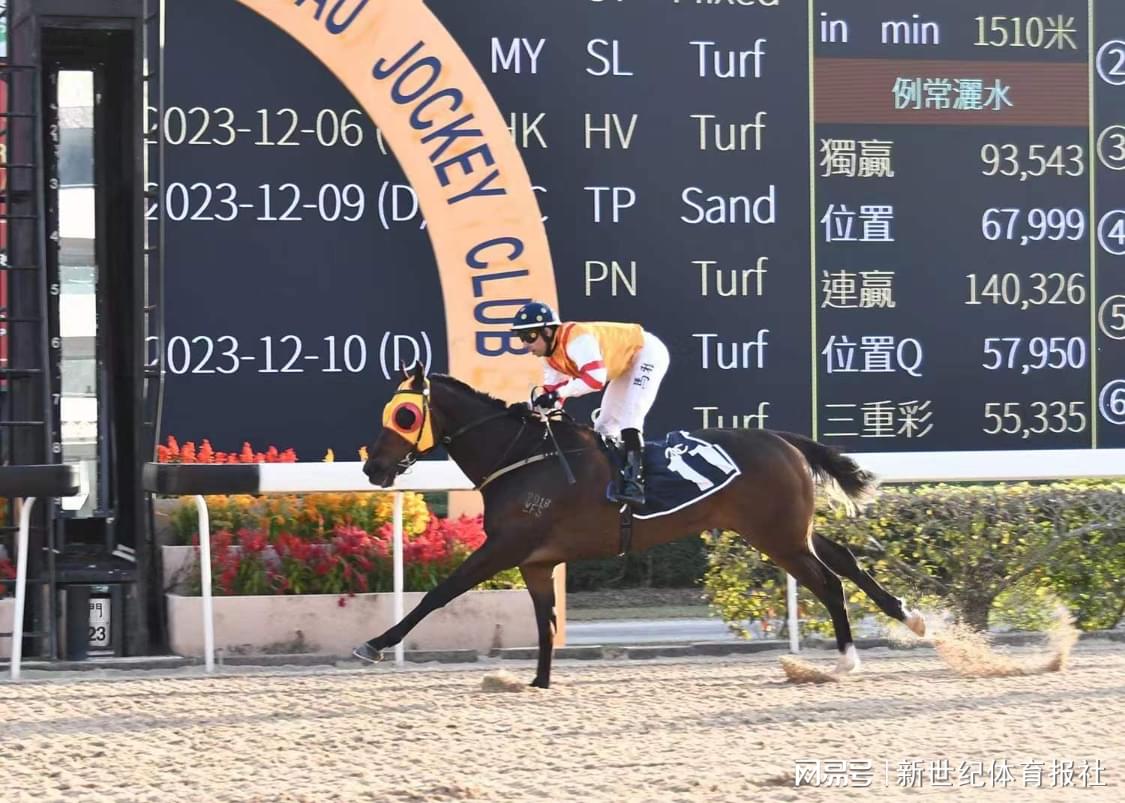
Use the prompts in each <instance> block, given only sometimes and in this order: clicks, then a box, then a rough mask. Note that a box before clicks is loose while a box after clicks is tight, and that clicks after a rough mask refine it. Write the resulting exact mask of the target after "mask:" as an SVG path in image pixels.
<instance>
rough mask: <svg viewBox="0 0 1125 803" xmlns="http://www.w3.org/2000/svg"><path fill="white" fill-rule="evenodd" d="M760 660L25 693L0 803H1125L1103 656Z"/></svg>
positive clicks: (168, 678) (1124, 752) (1123, 721)
mask: <svg viewBox="0 0 1125 803" xmlns="http://www.w3.org/2000/svg"><path fill="white" fill-rule="evenodd" d="M1043 652H1044V650H1043V649H1042V648H1039V649H1034V648H1028V649H1019V650H1011V651H1010V652H1009V655H1011V656H1012V657H1013V659H1014V660H1022V659H1025V658H1026V659H1027V660H1032V659H1034V658H1035V656H1038V655H1041V654H1043ZM779 657H780V656H779V654H778V653H761V654H757V655H752V656H744V657H727V658H692V659H665V660H651V661H642V660H632V661H628V660H618V661H557V662H556V665H555V671H554V676H553V678H552V680H553V685H552V688H550V689H549V690H541V689H531V688H522V686H523V684H526V683H527V682H528V681H530V680H531V678H532V676H533V674H534V667H533V665H532V664H531V663H530V662H524V661H519V662H516V661H503V662H499V661H490V662H481V663H479V664H472V665H459V666H439V665H436V664H429V665H422V666H418V665H407V667H405V668H403V669H396V668H395V667H394V666H393V664H383V665H379V666H377V667H374V668H369V669H358V668H357V669H352V668H340V669H333V668H328V667H321V668H307V669H292V670H284V671H279V670H276V669H274V670H248V669H241V670H234V669H230V668H228V669H225V670H223V672H222V674H220V675H219V676H215V677H204V676H202V675H201V673H200V671H199V670H198V669H192V670H190V671H188V670H183V671H180V672H177V673H163V674H159V675H157V674H154V673H143V672H130V673H122V674H121V675H120V676H117V675H114V676H113V678H112V679H109V678H107V677H96V678H91V677H89V676H83V677H77V676H67V677H66V678H65V679H59V678H58V676H57V675H53V674H50V673H33V676H32V677H31V678H29V680H27V681H24V682H21V683H19V684H10V683H0V799H3V800H4V801H9V802H11V803H15V802H16V801H21V802H22V801H28V803H30V802H31V801H34V803H46V802H47V801H67V803H73V801H161V803H164V802H165V801H168V802H170V803H171V802H175V801H191V803H209V802H210V801H279V803H284V802H286V801H289V802H291V803H296V802H297V801H301V802H304V801H322V800H323V801H429V800H434V801H448V800H488V801H524V800H527V801H554V800H558V801H572V800H573V801H579V800H581V801H606V802H607V803H609V802H610V801H612V802H613V803H620V801H661V803H664V802H665V801H700V802H702V801H727V800H729V801H740V803H741V802H742V801H758V800H761V801H774V800H779V801H784V800H801V801H806V800H808V801H820V800H843V799H849V800H857V801H865V800H879V801H883V800H910V799H914V798H915V797H917V796H919V795H921V796H922V797H923V798H924V799H926V800H967V801H975V800H978V799H980V800H988V801H994V800H1017V799H1018V800H1052V801H1056V800H1057V801H1082V802H1083V803H1084V802H1085V801H1094V800H1097V801H1102V800H1105V801H1123V800H1125V644H1121V643H1113V642H1106V641H1087V642H1082V643H1080V644H1079V645H1078V646H1077V647H1076V648H1075V649H1074V650H1073V652H1072V653H1071V654H1070V657H1069V660H1068V661H1067V663H1066V666H1065V668H1064V669H1063V670H1062V671H1053V672H1046V673H1043V674H1031V675H1027V674H1016V675H1011V676H1005V675H1003V674H1002V675H1000V676H983V677H967V676H964V675H962V674H959V673H958V672H956V671H954V669H952V668H950V667H949V666H948V665H947V664H945V663H944V662H943V661H942V660H941V658H940V656H939V655H938V654H937V653H936V652H935V651H934V650H931V649H917V650H897V651H892V650H886V649H878V650H861V651H860V658H861V659H862V661H863V666H862V669H861V670H860V672H859V673H858V674H857V675H854V676H849V677H847V678H845V679H844V680H842V681H841V682H833V683H824V684H795V683H790V682H788V681H787V680H786V677H785V674H784V672H783V671H782V667H781V666H780V662H779ZM801 657H802V659H803V660H804V661H808V662H811V663H812V664H814V665H818V666H822V667H823V668H825V669H830V668H831V666H832V664H833V663H834V659H835V654H834V653H832V652H827V651H819V650H816V651H806V652H804V653H802V656H801ZM107 674H108V673H107ZM513 678H515V679H516V680H518V681H519V683H517V684H516V685H515V686H513ZM517 687H520V688H518V691H517V692H513V691H511V689H513V688H517ZM798 784H799V785H798Z"/></svg>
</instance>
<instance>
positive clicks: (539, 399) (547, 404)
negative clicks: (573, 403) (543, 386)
mask: <svg viewBox="0 0 1125 803" xmlns="http://www.w3.org/2000/svg"><path fill="white" fill-rule="evenodd" d="M558 403H559V393H558V391H557V390H548V391H547V392H546V393H541V394H540V395H538V396H536V397H535V401H533V402H532V404H533V405H534V406H535V408H536V409H537V410H553V409H554V408H555V406H556V405H557V404H558Z"/></svg>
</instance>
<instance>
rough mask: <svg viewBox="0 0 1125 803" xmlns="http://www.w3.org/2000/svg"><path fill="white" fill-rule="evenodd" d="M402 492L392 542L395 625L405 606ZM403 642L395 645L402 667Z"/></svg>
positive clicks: (398, 495) (397, 494)
mask: <svg viewBox="0 0 1125 803" xmlns="http://www.w3.org/2000/svg"><path fill="white" fill-rule="evenodd" d="M403 500H404V497H403V494H402V491H395V503H394V508H393V511H394V513H393V514H392V515H393V522H394V540H393V542H392V551H393V552H394V574H395V589H394V590H395V596H394V619H395V624H398V623H399V622H401V621H402V615H403V604H402V588H403V565H402V504H403ZM404 649H405V648H404V647H403V643H402V641H400V642H399V643H398V644H396V645H395V664H397V665H398V666H402V665H403V663H404V662H405V660H406V654H405V653H404V652H403V650H404Z"/></svg>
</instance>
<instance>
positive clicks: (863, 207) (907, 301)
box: [146, 0, 1125, 459]
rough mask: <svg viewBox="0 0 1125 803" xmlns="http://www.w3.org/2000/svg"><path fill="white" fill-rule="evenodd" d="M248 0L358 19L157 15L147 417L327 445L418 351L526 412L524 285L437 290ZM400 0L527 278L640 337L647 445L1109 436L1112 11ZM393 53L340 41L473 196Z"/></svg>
mask: <svg viewBox="0 0 1125 803" xmlns="http://www.w3.org/2000/svg"><path fill="white" fill-rule="evenodd" d="M254 5H257V6H263V7H264V6H271V5H272V6H277V7H281V6H285V8H284V12H285V14H293V15H301V16H303V17H305V18H308V20H314V21H315V22H316V24H317V25H319V26H321V27H322V28H324V29H325V30H327V31H328V32H329V33H328V34H325V36H326V39H325V41H328V39H329V38H331V36H332V35H334V33H333V30H332V29H333V26H335V28H336V29H338V31H337V32H338V33H339V34H340V35H339V37H338V41H339V42H340V43H343V42H345V41H347V36H348V33H349V32H348V31H347V30H345V29H346V28H347V26H348V25H349V24H354V25H355V26H360V25H363V24H366V23H369V22H370V20H368V19H367V15H377V14H382V13H383V9H384V8H386V7H387V6H388V4H387V3H386V2H374V0H373V1H372V2H370V3H367V2H363V0H339V1H337V0H325V2H319V3H318V2H313V1H312V0H308V2H293V3H274V4H268V3H260V2H258V3H255V2H250V1H249V0H248V1H247V2H245V3H240V2H238V0H168V2H167V3H166V19H165V28H166V42H165V51H164V59H165V87H166V89H165V102H164V104H163V107H162V108H159V109H157V108H150V109H149V112H148V116H147V123H146V125H147V128H146V138H147V139H148V141H149V142H150V145H149V147H150V148H152V147H155V145H154V144H152V143H155V142H157V141H158V140H159V139H161V138H162V139H163V141H164V147H165V154H166V168H165V171H164V175H163V176H162V181H161V186H160V187H159V188H158V197H159V201H154V202H153V203H152V204H151V205H150V208H149V209H148V210H147V211H148V214H149V217H150V219H154V218H156V217H157V216H161V215H162V216H163V217H164V220H165V225H166V242H165V265H166V267H165V269H166V282H167V290H166V299H167V318H166V339H165V343H164V349H165V352H164V358H165V365H166V369H167V390H166V405H165V416H164V430H165V433H167V434H174V435H176V436H177V437H179V438H181V439H195V440H198V439H200V438H203V437H207V438H210V439H211V440H212V442H213V443H214V444H215V445H216V448H237V446H238V445H239V444H241V442H242V441H243V440H251V441H252V442H254V444H255V445H256V446H258V445H259V444H266V443H274V444H276V445H278V446H280V447H286V446H293V447H295V448H296V450H297V452H298V454H299V455H300V456H301V457H302V459H317V458H319V456H320V455H322V454H323V453H324V451H325V450H326V449H328V448H332V449H334V450H335V452H336V454H337V455H354V450H355V449H356V448H357V447H358V446H360V445H361V444H363V443H364V442H366V441H368V440H369V439H370V438H371V437H372V436H373V435H374V434H375V432H376V431H377V427H378V422H379V415H378V411H379V407H380V405H381V403H382V401H383V400H384V399H385V398H386V397H387V395H388V392H389V391H390V389H391V387H392V382H394V381H395V380H394V377H395V373H396V371H395V366H396V365H398V364H399V363H401V362H403V361H406V362H412V361H413V360H414V359H415V358H417V359H421V360H423V361H424V362H426V363H427V364H428V365H429V366H430V367H431V369H432V370H435V371H436V370H443V371H444V370H451V369H452V370H453V372H454V373H458V364H459V363H458V360H462V363H461V364H469V363H467V362H464V361H466V360H469V361H471V364H472V365H473V366H474V367H473V370H472V372H470V375H464V373H463V372H462V375H463V376H464V378H466V379H468V380H469V381H472V382H474V384H480V385H484V386H486V389H488V386H489V384H490V380H491V379H495V380H496V387H501V386H503V387H504V388H505V389H506V390H505V392H504V393H503V394H501V395H506V396H507V397H509V398H510V399H511V400H516V399H518V398H520V397H521V393H520V392H516V393H513V392H512V391H511V388H512V387H516V386H519V387H521V388H523V390H522V391H521V392H522V393H523V394H524V397H526V391H527V390H530V385H531V382H533V381H534V378H535V376H536V375H537V371H538V368H537V366H536V365H535V363H534V358H532V357H520V358H517V357H515V356H514V355H513V353H512V352H513V351H518V349H519V344H518V341H512V340H510V339H508V338H506V337H505V336H504V335H503V332H504V331H505V330H504V327H503V324H502V323H501V321H502V320H503V319H504V318H505V317H507V316H510V315H511V313H512V312H514V310H515V309H516V307H518V305H519V304H520V303H522V301H523V300H525V299H526V298H527V297H528V295H529V294H528V293H521V292H519V289H520V288H519V286H517V285H514V284H513V285H511V287H513V288H515V290H512V291H509V292H505V290H504V289H503V288H505V287H506V285H505V284H504V282H503V280H502V274H493V277H494V278H496V277H501V278H497V280H496V281H493V282H489V283H484V282H483V279H482V277H480V276H477V277H476V279H477V284H469V283H467V282H466V284H465V285H464V287H463V288H459V287H454V286H452V285H451V284H450V283H449V282H448V280H447V273H446V272H445V271H444V270H441V269H440V267H441V266H440V264H439V263H440V262H441V258H440V254H436V253H435V243H436V242H437V230H436V229H437V224H436V223H435V227H434V231H431V227H430V226H429V225H427V217H426V214H425V208H424V207H425V204H424V203H420V193H419V191H418V190H417V188H416V187H415V186H414V184H416V183H417V182H412V180H411V178H408V175H407V174H408V172H409V171H406V170H404V168H403V166H402V164H401V162H402V160H401V159H400V158H398V157H396V149H393V148H392V142H389V141H388V138H387V137H385V136H383V133H384V132H383V131H382V130H380V128H379V127H378V125H377V123H378V121H376V120H373V119H371V115H370V114H369V113H368V110H365V108H363V106H362V104H361V103H360V102H358V100H357V95H356V94H355V93H354V91H353V90H354V87H351V86H349V85H347V83H346V81H342V80H341V78H340V76H339V75H338V74H336V73H337V72H338V70H336V72H334V70H333V69H332V68H330V65H329V64H328V63H327V62H326V60H325V59H324V58H322V57H320V56H318V54H316V53H314V52H313V50H314V49H310V47H307V46H306V45H307V43H303V42H301V41H299V40H298V38H295V37H294V36H292V35H290V33H288V32H286V31H285V30H283V29H282V26H280V25H279V24H275V21H274V20H271V19H270V18H269V14H268V13H267V12H266V11H263V10H262V9H260V8H259V9H257V10H255V9H253V8H250V7H248V6H254ZM406 7H414V8H417V9H420V10H424V11H426V13H427V14H432V15H434V16H436V18H437V20H439V21H440V24H441V26H442V27H444V29H445V31H446V32H447V33H448V35H449V36H450V37H451V38H452V40H453V41H455V42H456V44H457V46H458V48H459V49H460V51H461V52H462V53H463V54H464V56H465V57H467V59H468V61H469V62H471V65H472V67H473V68H475V73H476V75H477V76H479V79H480V80H481V81H482V82H483V85H484V86H485V87H487V90H488V93H489V94H490V95H491V99H492V102H494V104H495V106H496V107H497V108H498V110H499V114H500V115H501V116H502V119H503V121H504V124H505V125H506V127H507V129H508V131H507V136H508V137H509V138H510V143H511V144H514V146H515V148H516V149H517V152H518V155H519V157H520V158H521V159H522V164H523V166H524V167H525V169H526V177H527V179H528V180H529V181H530V185H531V188H532V190H533V192H532V193H531V194H530V195H528V196H527V198H528V199H530V200H529V202H527V203H524V205H523V206H524V208H525V209H526V211H527V212H528V213H533V214H534V220H535V222H536V223H538V221H540V220H541V221H542V222H541V226H542V228H543V230H544V231H545V233H546V242H547V243H548V244H549V256H548V255H546V254H544V255H541V256H540V257H538V258H537V264H534V265H532V264H527V265H523V266H522V268H523V269H526V270H538V271H539V272H540V274H541V275H543V273H544V272H546V275H547V276H548V279H549V280H548V281H547V283H546V285H544V284H543V282H540V284H539V285H538V286H540V287H542V286H549V289H550V292H549V293H548V295H551V296H552V298H551V300H554V301H557V303H558V305H559V307H560V312H561V314H562V316H563V317H564V318H570V319H586V320H598V319H600V320H630V321H636V322H639V323H642V324H643V325H644V326H646V327H647V328H649V329H650V330H651V331H653V332H655V333H656V334H658V335H659V336H660V337H661V338H662V339H663V340H664V341H665V343H666V344H667V345H668V347H669V350H670V352H671V354H672V366H671V369H670V371H669V373H668V376H667V378H666V380H665V384H664V387H663V389H662V392H661V395H660V398H659V400H658V402H657V404H656V407H655V408H654V410H653V412H652V414H651V415H650V417H649V421H648V434H649V435H659V434H660V433H663V432H664V431H666V430H670V429H680V428H682V429H693V428H697V427H704V426H748V427H758V426H765V427H769V428H774V429H787V430H791V431H797V432H803V433H806V434H810V435H813V436H815V437H816V438H818V439H820V440H822V441H824V442H826V443H829V444H833V445H836V446H839V447H841V448H844V449H845V450H847V451H850V452H969V451H1014V450H1021V451H1022V450H1044V449H1050V450H1055V449H1067V450H1090V449H1114V448H1121V447H1123V446H1125V3H1121V2H1118V1H1117V0H941V1H940V2H938V1H936V0H917V2H912V3H910V2H907V3H904V2H902V1H901V0H865V2H862V3H856V2H850V1H849V0H811V1H809V0H730V1H729V2H728V1H727V0H698V2H697V1H695V0H691V1H690V2H689V1H688V0H679V1H677V0H602V1H600V2H599V1H598V0H565V1H564V0H551V1H550V2H546V0H539V1H538V2H526V1H525V0H481V1H480V2H473V3H466V2H457V1H455V0H432V2H429V3H427V4H425V5H424V6H423V4H422V3H420V2H417V0H403V2H402V3H401V4H400V11H399V12H398V13H399V14H400V15H401V14H404V13H406V12H405V11H402V10H401V9H403V8H406ZM279 13H280V12H279ZM310 24H311V23H310ZM372 24H373V23H372ZM322 33H323V32H322ZM333 41H336V40H333ZM376 41H378V40H376ZM418 42H419V43H420V44H418V46H417V47H416V48H415V49H414V50H402V49H399V50H397V51H394V52H392V50H391V49H390V45H389V44H388V49H387V50H386V52H377V51H378V47H377V46H376V48H375V50H374V51H372V52H370V53H365V52H352V53H350V54H349V58H352V59H353V60H355V59H363V58H368V59H369V61H370V64H371V75H373V76H375V77H376V78H377V77H378V74H379V69H380V68H379V66H378V65H379V64H380V63H382V64H383V65H384V67H383V71H384V73H386V74H387V75H389V78H387V80H386V82H385V83H386V84H387V86H386V87H385V91H387V92H389V93H390V94H389V97H392V98H394V97H396V93H397V96H401V97H402V98H408V99H412V98H413V96H414V94H415V91H417V95H418V100H417V102H416V103H415V105H414V106H412V107H406V106H404V114H406V113H407V112H412V113H413V112H416V115H415V117H414V118H412V119H414V121H415V122H416V123H418V121H419V120H428V119H431V117H428V115H432V119H434V120H437V118H438V116H439V114H440V115H445V116H446V122H445V123H444V125H445V126H446V128H445V130H446V133H445V134H444V135H443V136H439V137H438V138H437V139H434V137H433V136H430V140H429V141H428V142H427V141H426V137H427V135H434V134H435V132H436V131H437V130H438V129H437V128H436V127H435V128H433V129H430V130H426V129H425V128H423V127H421V125H419V126H418V130H417V133H416V134H415V135H414V136H415V140H416V141H415V142H413V143H408V144H412V145H415V146H417V147H419V148H428V155H429V156H430V157H432V159H431V164H430V167H431V168H432V169H434V170H436V171H437V177H438V179H446V180H447V181H448V180H452V179H453V178H460V179H462V180H463V181H467V182H468V183H467V184H465V186H466V187H467V188H468V189H467V190H466V191H465V192H464V193H462V194H461V196H460V197H459V198H458V197H457V196H456V195H452V194H451V195H450V196H449V197H448V198H447V199H446V202H447V203H449V204H451V205H453V204H456V203H458V202H459V201H465V200H467V201H468V202H471V201H472V200H473V199H472V197H471V195H469V194H471V193H473V192H476V193H478V194H479V195H481V196H484V195H486V194H487V193H488V192H489V191H490V189H491V188H492V187H493V186H494V185H491V184H489V181H490V178H489V176H490V175H493V173H490V172H489V169H490V163H489V161H488V159H489V154H488V152H487V151H482V150H481V149H480V148H474V142H473V141H472V140H471V138H470V137H468V136H467V135H466V136H464V137H462V136H460V135H459V133H458V129H457V126H458V125H459V123H458V122H457V120H456V119H455V118H456V114H454V112H455V111H456V112H457V113H458V114H461V115H464V114H466V113H467V112H468V111H470V110H469V109H468V108H467V107H466V108H463V109H457V108H456V107H457V105H458V104H457V103H456V102H455V99H456V98H457V97H458V96H457V95H455V94H454V93H455V92H456V91H457V90H456V89H451V88H449V87H448V86H446V84H444V83H443V82H445V81H446V80H447V79H448V80H452V79H451V78H449V75H450V73H449V72H448V71H447V72H446V73H442V74H441V75H438V74H437V69H436V68H433V67H432V65H431V69H430V72H429V73H426V72H425V71H424V70H423V67H425V66H426V64H425V59H426V58H427V57H426V53H427V48H428V47H430V46H431V45H432V41H430V40H428V39H427V38H426V37H423V36H421V35H420V36H419V37H418ZM341 47H343V44H341ZM352 49H353V51H354V50H355V49H356V48H355V47H354V46H353V48H352ZM320 55H323V54H320ZM380 60H382V61H381V62H380ZM400 60H401V61H400ZM396 62H397V63H396ZM434 63H436V60H435V61H434ZM420 65H421V66H420ZM392 67H397V68H398V69H399V70H400V74H399V75H398V76H396V75H394V74H392V70H391V68H392ZM430 79H432V80H430ZM373 80H374V79H373ZM443 86H446V88H445V89H444V90H443V89H442V87H443ZM427 93H428V94H427ZM476 105H477V106H480V105H482V104H480V103H477V104H476ZM478 111H479V109H478ZM441 124H442V123H439V122H438V123H435V124H434V125H435V126H437V125H441ZM460 125H462V128H463V129H464V130H468V129H467V128H466V126H468V125H470V124H467V123H466V124H460ZM449 126H452V128H450V127H449ZM399 142H400V143H401V142H406V140H399ZM403 152H404V151H403V147H402V146H400V147H399V148H398V149H397V153H398V154H399V155H400V156H401V155H402V153H403ZM443 165H444V167H443ZM470 173H471V174H472V175H471V176H470V175H469V174H470ZM435 186H436V185H435ZM495 186H499V180H497V184H496V185H495ZM474 188H475V189H474ZM466 193H469V194H466ZM536 203H537V205H538V208H537V209H534V208H533V207H534V206H535V204H536ZM469 205H470V203H465V204H464V206H466V207H467V206H469ZM491 222H494V221H489V220H482V221H481V224H480V225H481V226H487V225H488V224H489V223H491ZM432 238H433V239H432ZM501 239H502V238H501ZM482 241H483V242H492V243H493V244H494V245H495V243H496V242H499V240H497V239H495V238H494V239H493V240H487V239H484V238H483V237H482ZM439 250H440V249H439ZM491 253H492V254H493V255H495V254H497V253H498V250H497V249H495V248H494V249H493V251H492V252H491ZM525 257H526V255H525ZM518 261H519V260H515V262H518ZM528 261H529V262H530V261H535V260H530V259H529V260H528ZM470 264H472V260H470ZM481 264H482V265H483V262H482V263H481ZM513 264H514V263H513ZM518 272H519V271H517V270H515V269H514V268H513V269H511V270H509V271H508V273H509V274H510V275H512V276H515V275H516V274H517V273H518ZM491 289H495V290H497V292H496V293H495V294H493V295H491V296H487V298H488V299H489V300H488V301H487V302H485V301H481V300H480V299H477V300H475V301H473V303H472V304H470V305H469V306H467V307H466V310H468V311H467V312H466V313H465V315H464V316H460V317H455V316H453V315H451V313H450V310H451V309H452V308H453V307H456V306H457V305H458V303H459V298H460V296H459V295H458V294H459V293H460V294H463V295H465V296H466V297H469V296H472V295H474V294H476V295H481V296H486V295H487V294H486V292H485V291H486V290H491ZM477 291H479V292H477ZM470 300H471V299H470ZM474 316H475V317H474ZM466 321H468V323H467V324H466ZM470 329H472V330H474V331H471V332H470V331H469V330H470ZM460 349H464V350H465V351H466V354H465V355H460V356H459V355H458V354H457V353H454V352H456V351H457V350H460ZM468 352H472V353H468ZM513 366H517V367H518V368H517V367H513ZM513 371H520V372H522V373H521V374H520V376H521V380H520V382H522V383H523V384H522V385H519V383H513V382H512V380H511V376H512V372H513ZM522 377H529V378H528V379H523V378H522ZM505 383H506V384H505ZM595 405H596V397H587V398H586V399H584V400H582V401H581V402H579V403H577V404H573V403H572V404H571V405H568V406H571V407H573V408H574V409H575V410H576V411H577V412H578V413H579V414H580V415H583V416H588V415H589V414H590V413H591V412H592V411H593V409H594V407H595ZM341 459H344V458H341ZM348 459H350V458H348Z"/></svg>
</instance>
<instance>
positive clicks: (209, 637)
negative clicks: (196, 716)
mask: <svg viewBox="0 0 1125 803" xmlns="http://www.w3.org/2000/svg"><path fill="white" fill-rule="evenodd" d="M195 509H196V511H198V512H199V577H200V583H201V588H200V592H201V595H202V598H203V663H204V665H205V666H206V668H207V671H208V672H214V671H215V618H214V616H212V615H211V612H212V604H211V518H210V516H209V515H208V513H207V501H206V500H205V499H204V498H203V497H202V496H199V495H196V497H195Z"/></svg>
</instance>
